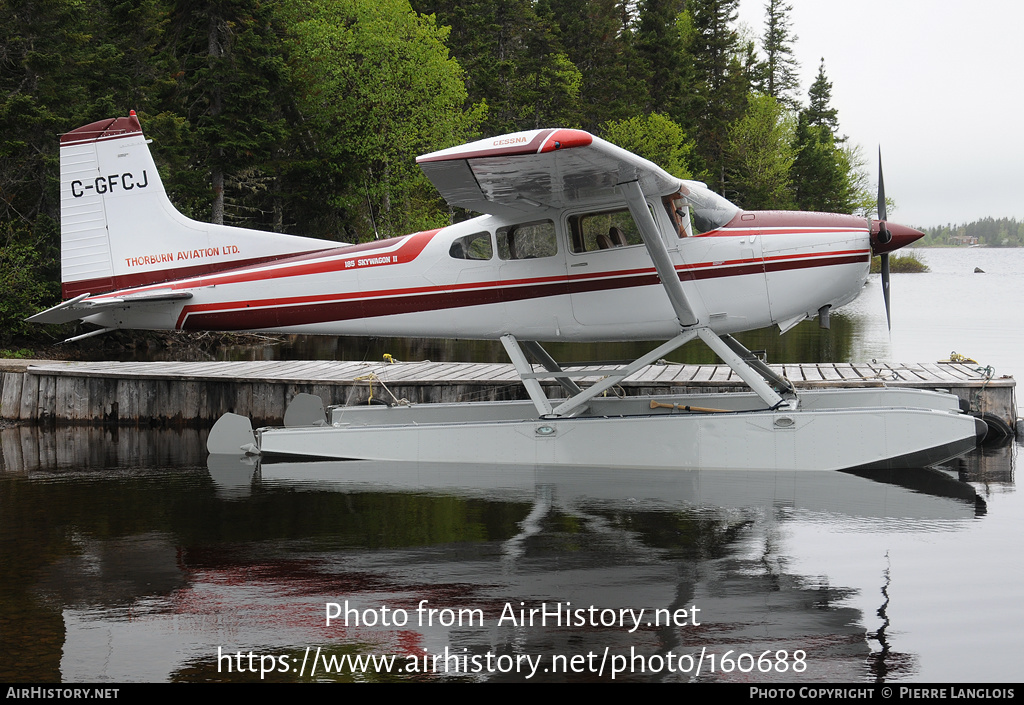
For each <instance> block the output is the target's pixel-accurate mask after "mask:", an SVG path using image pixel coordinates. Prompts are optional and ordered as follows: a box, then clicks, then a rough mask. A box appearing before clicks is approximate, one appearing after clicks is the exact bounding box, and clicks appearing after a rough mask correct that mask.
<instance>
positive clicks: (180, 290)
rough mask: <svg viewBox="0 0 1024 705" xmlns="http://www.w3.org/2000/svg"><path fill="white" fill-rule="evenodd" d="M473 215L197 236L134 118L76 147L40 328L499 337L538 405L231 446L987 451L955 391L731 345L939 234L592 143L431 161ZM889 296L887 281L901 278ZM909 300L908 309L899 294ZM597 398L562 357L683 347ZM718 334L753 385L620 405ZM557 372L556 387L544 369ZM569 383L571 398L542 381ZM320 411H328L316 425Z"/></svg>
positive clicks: (833, 302) (839, 293)
mask: <svg viewBox="0 0 1024 705" xmlns="http://www.w3.org/2000/svg"><path fill="white" fill-rule="evenodd" d="M417 161H418V163H419V165H420V166H421V168H422V169H423V171H424V173H425V174H426V175H427V176H428V177H429V178H430V179H431V181H432V182H433V183H434V185H435V186H437V188H438V190H439V191H440V192H441V194H442V195H443V196H444V197H445V198H446V199H447V200H448V202H449V203H450V204H452V205H453V206H459V207H463V208H467V209H469V210H474V211H477V212H481V213H484V214H485V215H483V216H480V217H478V218H474V219H472V220H469V221H466V222H463V223H459V224H456V225H452V226H450V227H447V228H443V229H441V230H437V231H429V232H420V233H414V234H411V235H408V236H405V237H400V238H394V239H391V240H385V241H380V242H373V243H365V244H360V245H348V246H341V247H339V246H338V245H337V243H332V242H327V241H322V240H310V239H305V238H297V237H293V236H287V235H280V234H275V233H265V232H257V231H252V230H245V229H241V228H232V227H226V226H218V225H211V224H206V223H198V222H195V221H190V220H188V219H187V218H185V217H184V216H182V215H181V214H180V213H178V212H177V211H176V210H175V209H174V208H173V206H172V205H171V203H170V201H169V200H168V199H167V195H166V193H165V192H164V188H163V185H162V184H161V182H160V179H159V175H158V174H157V171H156V167H155V164H154V162H153V159H152V156H151V155H150V151H149V147H148V145H147V143H146V140H145V138H144V137H143V134H142V128H141V126H140V124H139V121H138V119H137V118H136V116H135V115H134V114H132V115H131V116H129V117H127V118H117V119H111V120H103V121H99V122H96V123H92V124H90V125H86V126H84V127H80V128H78V129H76V130H73V131H72V132H70V133H68V134H66V135H64V136H63V137H62V138H61V189H62V191H61V193H62V196H61V199H62V200H61V243H62V255H61V266H62V270H61V272H62V273H61V279H62V284H63V290H64V295H65V296H68V297H70V298H69V299H68V300H67V301H65V302H64V303H62V304H60V305H59V306H56V307H54V308H52V309H50V310H48V311H44V312H42V313H39V314H37V315H35V316H33V317H32V318H31V319H30V320H33V321H35V322H39V323H66V322H70V321H76V320H78V321H82V322H86V323H90V324H93V325H97V326H100V331H105V330H112V329H115V328H156V329H184V330H210V329H213V330H254V331H266V332H284V333H319V334H328V335H383V336H416V337H437V338H473V339H490V340H501V342H502V344H503V346H504V347H505V349H506V352H507V353H508V355H509V357H510V359H511V360H512V362H513V364H514V365H515V367H516V370H517V372H518V373H519V376H520V378H521V379H522V381H523V385H524V387H525V388H526V391H527V392H528V394H529V397H530V402H529V403H521V404H519V403H509V404H505V403H476V404H472V405H434V404H420V405H411V406H406V407H402V408H401V409H380V408H376V409H374V408H365V409H347V410H335V411H330V410H328V412H327V413H326V414H320V413H313V412H312V411H308V412H307V411H303V412H302V413H299V414H297V415H296V416H298V417H301V418H303V419H305V420H306V421H307V422H308V425H306V426H305V427H293V428H287V429H261V431H260V432H259V433H258V434H256V435H254V434H253V433H252V430H251V426H250V427H247V426H246V423H245V422H246V420H241V421H239V420H236V419H229V420H228V422H227V423H226V424H225V425H222V426H219V427H218V428H216V429H215V431H214V433H213V434H212V435H211V451H212V452H218V453H237V452H239V449H240V448H243V447H244V448H245V449H246V450H247V451H249V452H257V453H262V454H264V455H269V454H281V455H306V456H308V455H310V454H312V453H315V454H316V455H318V456H327V457H333V458H360V459H366V460H410V461H428V462H429V461H437V462H464V463H476V462H491V463H501V464H519V463H539V464H542V465H565V466H579V467H595V466H601V467H627V466H628V467H647V468H673V469H676V468H687V469H696V468H703V469H711V468H722V469H731V468H746V469H768V470H776V469H778V470H788V469H798V470H819V469H841V468H867V467H885V468H893V467H901V468H904V467H918V466H920V465H922V464H928V463H934V462H941V461H942V460H945V459H947V458H950V457H953V456H955V455H957V454H959V453H961V452H964V451H965V450H968V449H969V448H971V447H973V446H974V443H975V438H976V435H977V434H979V433H982V432H983V431H984V428H985V426H984V423H982V422H976V421H975V420H974V419H973V418H971V417H969V416H966V415H964V414H961V413H960V410H959V407H958V403H957V400H956V398H955V397H953V396H950V395H940V394H935V393H931V392H925V391H921V390H910V389H887V388H877V389H857V390H849V389H846V390H800V391H798V390H797V389H796V388H795V387H794V386H793V384H792V383H790V381H789V380H787V379H785V378H784V377H782V376H780V375H778V374H777V373H775V372H773V371H772V370H771V369H770V368H769V367H768V366H767V365H765V364H764V363H763V362H761V361H760V360H758V359H757V358H756V357H755V356H754V355H752V354H751V352H750V351H749V350H747V349H746V348H745V347H743V346H742V345H741V344H740V343H739V342H738V341H737V340H735V339H734V338H733V337H732V335H731V334H732V333H736V332H739V331H745V330H752V329H757V328H764V327H767V326H772V325H777V326H778V327H779V329H780V331H783V332H784V331H786V330H788V329H790V328H791V327H793V326H794V325H796V324H797V323H799V322H800V321H802V320H805V319H807V318H809V317H815V316H817V317H819V318H820V319H821V321H822V323H823V324H825V323H827V321H828V318H829V312H830V311H831V310H832V309H833V308H835V307H838V306H842V305H844V304H846V303H848V302H850V301H852V300H853V299H854V298H855V297H856V296H857V295H858V293H859V292H860V291H861V289H862V287H863V285H864V283H865V281H866V278H867V276H868V268H869V266H868V265H869V261H870V259H871V256H872V254H880V255H881V256H882V257H883V259H887V257H888V253H889V252H890V251H892V250H895V249H897V248H899V247H902V246H904V245H907V244H909V243H910V242H912V241H913V240H915V239H917V238H918V237H920V236H921V233H919V232H918V231H916V230H913V229H911V228H906V227H902V226H898V225H894V224H891V223H887V222H886V220H885V207H884V201H885V199H884V194H883V193H881V190H880V193H879V219H878V220H867V219H862V218H856V217H853V216H845V215H836V214H822V213H797V212H753V211H741V210H740V209H738V208H737V207H736V206H734V205H733V204H731V203H729V202H728V201H726V200H725V199H723V198H721V197H720V196H717V195H716V194H714V193H713V192H711V191H709V190H708V189H707V188H706V187H705V186H704V185H703V184H700V183H697V182H693V181H683V180H680V179H678V178H676V177H673V176H671V175H670V174H668V173H666V172H665V171H663V170H662V169H661V168H659V167H658V166H656V165H655V164H653V163H651V162H649V161H647V160H645V159H642V158H640V157H638V156H636V155H634V154H632V153H630V152H627V151H625V150H622V149H620V148H618V147H616V146H615V145H612V144H610V143H608V142H605V141H603V140H601V139H599V138H597V137H594V136H592V135H590V134H588V133H586V132H581V131H579V130H534V131H530V132H523V133H516V134H513V135H505V136H501V137H496V138H493V139H486V140H481V141H479V142H474V143H471V144H467V145H461V146H459V147H453V148H451V149H446V150H442V151H439V152H434V153H431V154H427V155H423V156H421V157H420V158H419V159H418V160H417ZM883 282H884V285H885V286H886V290H887V289H888V276H887V274H886V273H883ZM886 301H888V294H886ZM666 338H667V339H668V342H665V343H663V344H661V345H659V346H658V347H656V348H654V349H653V350H651V351H649V352H648V353H646V354H644V355H641V356H640V357H638V358H637V359H636V360H634V361H633V362H631V363H630V364H628V365H625V366H623V367H620V368H614V369H608V370H602V371H600V374H603V375H605V376H604V378H603V379H602V380H601V381H599V382H597V383H595V384H593V385H591V386H589V387H587V388H585V389H583V388H581V387H580V386H579V385H578V384H577V382H576V381H575V378H577V377H579V376H580V375H581V374H589V375H593V374H594V370H589V371H588V372H587V373H580V372H576V371H572V370H566V369H563V367H562V366H561V365H559V364H558V363H557V362H556V361H555V360H554V359H553V358H552V357H551V356H550V355H549V354H548V353H547V351H546V350H545V349H544V348H543V347H542V346H541V342H547V341H568V342H574V341H609V340H610V341H616V340H664V339H666ZM696 339H700V340H701V341H703V343H705V344H706V345H707V346H708V347H709V348H710V349H711V350H713V351H714V353H715V354H716V355H718V356H719V357H720V358H721V359H722V360H723V361H724V362H725V363H726V364H728V365H729V366H730V367H731V368H732V370H733V371H734V372H736V374H737V375H738V376H739V378H741V379H742V380H743V381H744V383H746V384H747V385H748V386H749V387H750V389H751V391H750V392H748V393H736V394H729V395H684V396H679V395H676V396H674V397H662V398H649V397H648V398H634V399H617V398H615V397H610V398H608V397H604V396H603V395H604V392H606V391H608V390H611V389H613V388H614V386H615V385H616V384H617V383H618V382H620V381H622V380H623V379H625V378H626V377H628V376H630V375H632V374H634V373H635V372H637V371H638V370H639V369H640V368H641V367H644V366H645V365H647V364H650V363H651V362H653V361H655V360H657V359H659V358H660V357H662V356H664V355H666V354H668V353H670V352H671V351H673V350H675V349H677V348H679V347H680V346H682V345H683V344H685V343H687V342H689V341H691V340H696ZM531 357H532V358H533V360H534V361H535V362H536V364H537V365H539V367H540V368H542V371H538V369H537V367H535V364H534V363H531V362H530V358H531ZM542 378H550V379H554V380H555V381H556V382H557V383H558V385H559V386H560V387H561V390H562V393H563V394H564V395H565V396H564V398H559V399H551V398H549V397H548V394H547V392H546V390H545V389H544V388H543V387H542V385H541V382H540V379H542ZM313 411H315V409H313Z"/></svg>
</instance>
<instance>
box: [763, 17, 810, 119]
mask: <svg viewBox="0 0 1024 705" xmlns="http://www.w3.org/2000/svg"><path fill="white" fill-rule="evenodd" d="M792 11H793V6H792V5H790V4H788V3H786V2H785V1H784V0H768V4H767V5H766V6H765V20H764V38H763V39H762V41H761V46H762V48H763V49H764V54H765V60H764V62H763V63H762V64H761V66H760V67H759V68H760V74H761V75H760V77H759V78H760V87H761V91H762V92H763V93H765V94H767V95H770V96H771V97H772V98H775V99H776V100H778V101H779V102H780V103H782V104H783V105H785V106H786V107H787V108H791V109H796V108H797V106H798V105H799V103H798V101H797V99H796V96H797V95H798V94H799V92H800V77H799V75H798V69H799V68H800V63H799V62H798V61H797V60H796V57H795V56H794V55H793V44H794V43H795V42H796V39H797V38H796V37H795V36H793V34H792V31H791V30H790V28H789V17H788V16H787V15H788V13H790V12H792Z"/></svg>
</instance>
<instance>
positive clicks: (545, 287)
mask: <svg viewBox="0 0 1024 705" xmlns="http://www.w3.org/2000/svg"><path fill="white" fill-rule="evenodd" d="M869 254H870V252H869V250H866V249H865V250H845V251H838V252H826V253H808V254H798V255H789V256H777V257H772V258H769V260H768V261H765V262H762V260H760V259H745V260H730V261H727V262H721V263H717V264H712V263H700V264H695V265H684V266H680V267H677V268H676V270H677V272H678V274H679V278H680V279H681V280H704V279H715V278H721V277H733V276H743V275H749V274H763V273H765V272H766V271H768V272H777V271H787V270H793V269H807V268H812V267H829V266H836V265H845V264H858V263H861V264H862V263H865V262H866V261H867V258H868V256H869ZM658 282H659V280H658V276H657V274H656V273H655V271H654V269H650V268H649V269H633V270H620V271H612V272H600V273H595V274H590V275H576V276H572V277H562V276H554V277H539V278H533V279H516V280H507V281H488V282H479V283H472V284H452V285H448V286H426V287H409V288H401V289H387V290H380V291H373V292H363V291H361V292H351V293H338V294H329V295H324V294H319V295H310V296H300V297H289V298H284V299H265V300H262V301H258V302H252V301H235V302H223V303H211V304H195V305H189V306H185V307H184V308H183V309H182V311H181V314H180V316H179V317H178V322H177V327H178V328H180V329H184V330H253V329H261V328H280V327H288V326H298V325H309V324H315V323H326V322H330V321H346V320H354V319H359V318H374V317H379V316H389V315H398V314H403V313H418V312H420V311H433V310H442V309H450V308H462V307H467V306H480V305H485V304H494V303H503V302H512V301H522V300H526V299H540V298H545V297H550V296H562V295H565V294H581V293H586V292H592V291H609V290H614V289H624V288H632V287H640V286H655V285H657V284H658Z"/></svg>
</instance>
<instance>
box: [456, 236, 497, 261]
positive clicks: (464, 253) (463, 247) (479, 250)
mask: <svg viewBox="0 0 1024 705" xmlns="http://www.w3.org/2000/svg"><path fill="white" fill-rule="evenodd" d="M448 254H449V255H450V256H451V257H454V258H455V259H475V260H486V259H490V258H491V255H493V254H494V250H493V248H492V247H491V234H490V233H488V232H482V233H473V234H472V235H466V236H465V237H460V238H459V239H458V240H456V241H454V242H453V243H452V246H451V247H450V248H449V249H448Z"/></svg>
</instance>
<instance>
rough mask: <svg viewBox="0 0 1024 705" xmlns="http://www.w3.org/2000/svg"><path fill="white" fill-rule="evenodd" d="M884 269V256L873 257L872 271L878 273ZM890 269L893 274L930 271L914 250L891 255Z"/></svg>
mask: <svg viewBox="0 0 1024 705" xmlns="http://www.w3.org/2000/svg"><path fill="white" fill-rule="evenodd" d="M881 271H882V258H881V257H872V258H871V273H872V274H878V273H880V272H881ZM889 271H890V272H891V273H893V274H918V273H921V272H927V271H929V269H928V265H927V264H925V263H924V262H923V261H922V260H921V259H920V258H919V257H918V256H917V255H915V254H913V253H912V252H906V253H893V254H890V255H889Z"/></svg>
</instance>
